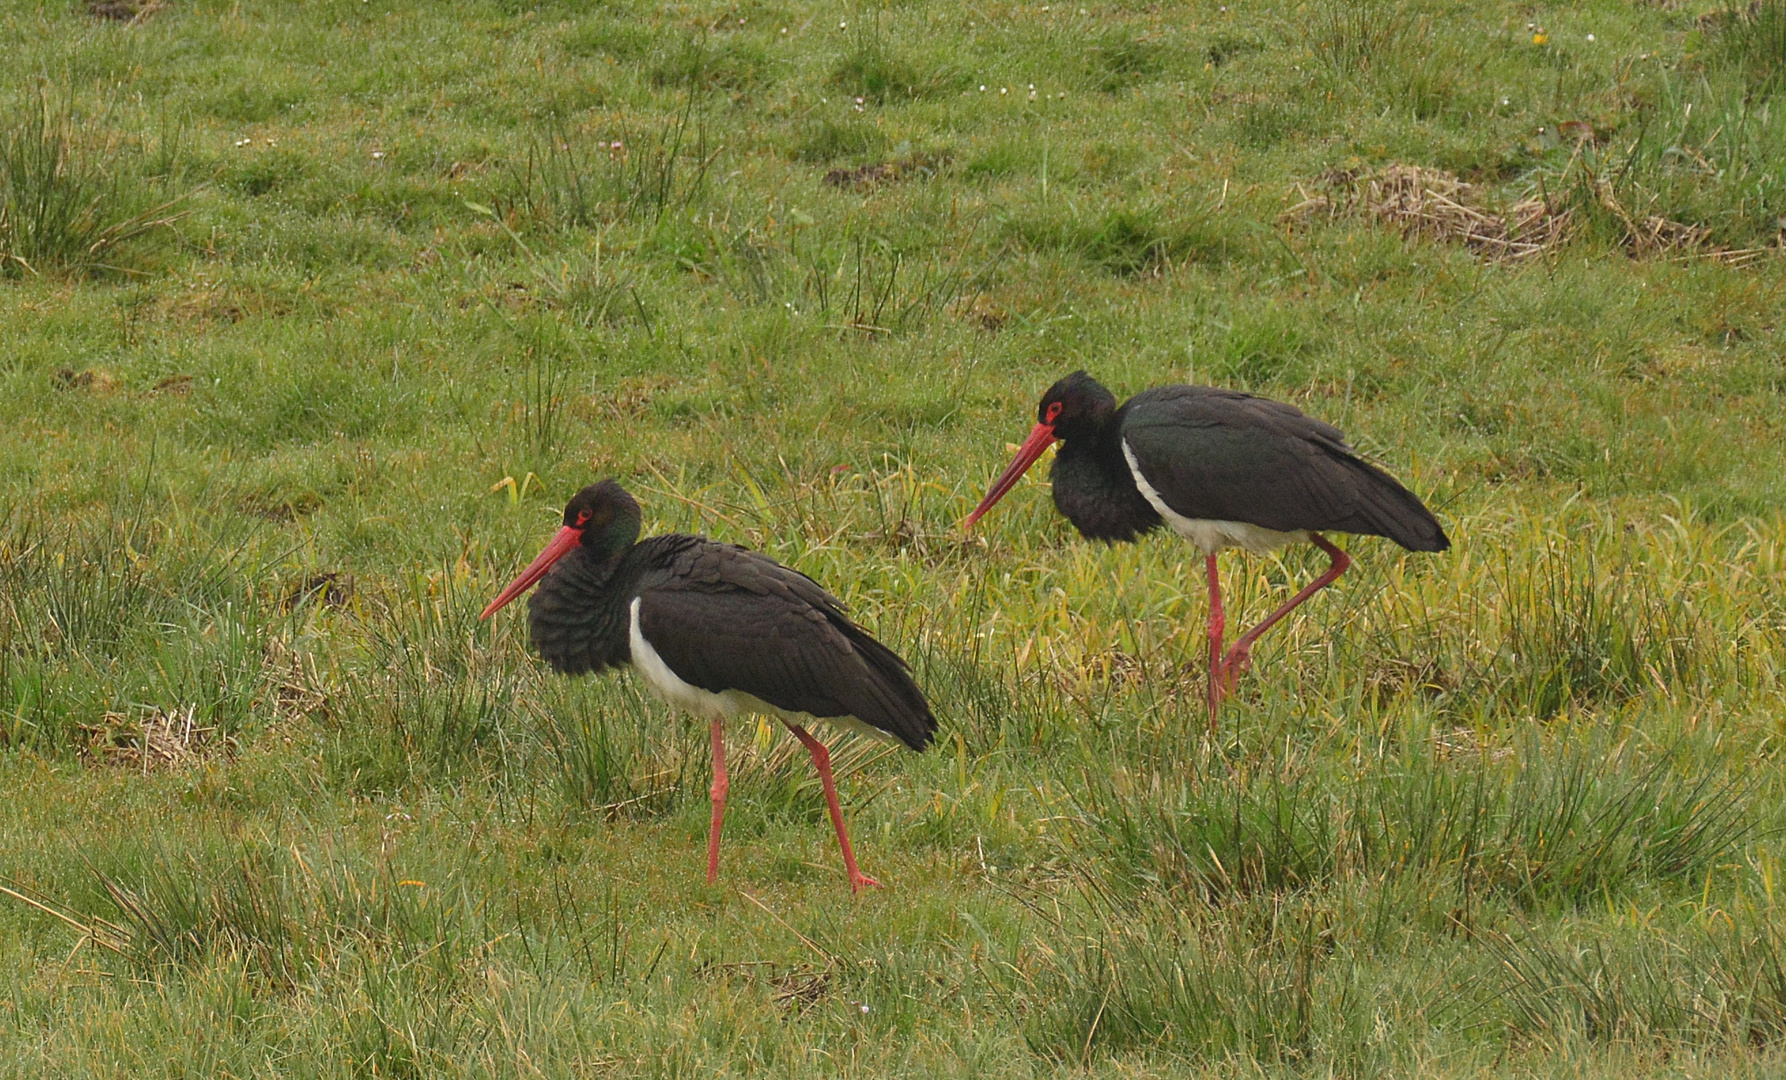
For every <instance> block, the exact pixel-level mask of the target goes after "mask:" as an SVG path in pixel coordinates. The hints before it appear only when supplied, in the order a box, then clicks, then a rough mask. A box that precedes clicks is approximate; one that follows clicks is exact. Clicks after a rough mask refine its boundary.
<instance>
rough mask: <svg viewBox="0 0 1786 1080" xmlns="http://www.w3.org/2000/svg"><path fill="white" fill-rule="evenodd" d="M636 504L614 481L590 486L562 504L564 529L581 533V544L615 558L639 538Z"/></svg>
mask: <svg viewBox="0 0 1786 1080" xmlns="http://www.w3.org/2000/svg"><path fill="white" fill-rule="evenodd" d="M643 516H644V514H643V513H642V512H641V511H640V509H639V502H638V500H637V499H634V498H633V497H632V496H631V495H630V494H628V493H627V490H626V489H625V488H623V487H621V486H620V485H619V483H617V482H615V481H613V480H603V481H600V482H599V483H594V484H590V485H589V486H588V487H586V488H584V489H583V490H582V491H579V492H577V493H576V494H575V495H574V496H572V497H571V501H570V502H568V503H565V504H564V527H565V528H567V529H577V530H579V531H580V532H581V533H582V545H583V546H584V547H586V548H593V549H595V550H596V551H598V552H600V553H602V554H604V555H618V554H620V553H621V552H624V551H625V550H626V549H627V548H630V547H632V546H633V544H635V543H637V542H638V539H639V522H640V520H641V519H642V518H643Z"/></svg>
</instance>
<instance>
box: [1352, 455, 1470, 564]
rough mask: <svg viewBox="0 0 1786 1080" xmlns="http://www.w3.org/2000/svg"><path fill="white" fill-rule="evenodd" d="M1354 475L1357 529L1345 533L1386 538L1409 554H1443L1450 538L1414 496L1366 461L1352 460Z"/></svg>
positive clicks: (1392, 478) (1431, 513)
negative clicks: (1357, 515) (1415, 552)
mask: <svg viewBox="0 0 1786 1080" xmlns="http://www.w3.org/2000/svg"><path fill="white" fill-rule="evenodd" d="M1349 464H1351V465H1352V466H1353V468H1354V469H1355V470H1356V471H1357V477H1358V484H1357V491H1356V496H1357V499H1356V501H1357V506H1358V511H1359V518H1360V521H1359V524H1358V527H1349V528H1347V530H1346V531H1348V532H1357V533H1366V534H1369V535H1373V536H1385V537H1388V538H1389V539H1391V540H1394V541H1395V542H1396V543H1398V544H1400V545H1401V546H1402V547H1405V548H1407V549H1408V550H1409V551H1444V550H1446V549H1447V548H1449V547H1450V546H1451V538H1450V537H1448V536H1446V535H1445V529H1444V527H1443V526H1441V525H1440V524H1439V519H1438V518H1436V517H1434V516H1433V512H1432V511H1431V510H1428V509H1427V508H1426V504H1425V503H1422V502H1421V501H1420V499H1419V498H1418V497H1416V496H1415V495H1414V493H1413V492H1411V491H1409V490H1408V489H1407V488H1405V487H1403V486H1402V485H1401V483H1400V482H1399V481H1398V480H1396V479H1395V477H1393V476H1390V475H1389V474H1388V473H1386V472H1384V471H1383V470H1382V469H1379V468H1377V467H1376V466H1375V465H1372V464H1370V463H1369V462H1367V461H1361V460H1359V459H1358V458H1351V459H1350V461H1349Z"/></svg>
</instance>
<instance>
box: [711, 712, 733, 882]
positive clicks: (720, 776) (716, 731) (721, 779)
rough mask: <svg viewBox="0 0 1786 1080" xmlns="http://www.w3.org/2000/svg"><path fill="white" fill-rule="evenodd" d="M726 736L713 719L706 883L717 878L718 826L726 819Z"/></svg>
mask: <svg viewBox="0 0 1786 1080" xmlns="http://www.w3.org/2000/svg"><path fill="white" fill-rule="evenodd" d="M728 786H729V785H728V784H727V783H726V736H725V727H724V725H722V724H721V723H720V722H719V721H718V720H715V721H713V787H712V788H710V789H708V792H707V794H708V796H709V797H710V798H712V800H713V824H712V825H711V826H710V827H709V828H708V830H707V884H709V885H712V884H713V883H715V882H717V881H718V880H719V827H720V824H721V823H722V822H724V821H725V819H726V789H727V788H728Z"/></svg>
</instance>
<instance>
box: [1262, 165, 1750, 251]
mask: <svg viewBox="0 0 1786 1080" xmlns="http://www.w3.org/2000/svg"><path fill="white" fill-rule="evenodd" d="M1574 171H1575V170H1573V169H1572V170H1571V172H1574ZM1576 178H1577V183H1576V185H1575V190H1574V191H1573V193H1572V197H1568V198H1559V197H1552V196H1551V195H1550V194H1548V193H1540V194H1539V195H1535V196H1532V197H1529V198H1525V199H1521V200H1519V201H1518V202H1516V203H1513V204H1512V205H1511V206H1508V207H1505V208H1504V209H1499V210H1497V209H1496V208H1494V207H1493V206H1492V205H1491V204H1489V203H1488V202H1487V200H1486V199H1485V197H1484V195H1483V192H1482V189H1481V188H1480V187H1479V186H1478V185H1475V184H1470V183H1468V182H1466V181H1463V180H1459V179H1458V178H1457V177H1456V176H1454V175H1453V174H1451V173H1448V172H1446V171H1445V170H1443V169H1428V168H1423V167H1421V166H1419V165H1390V166H1388V167H1387V168H1384V169H1380V170H1378V171H1376V172H1373V173H1363V172H1357V171H1354V170H1348V169H1335V170H1333V171H1331V172H1328V173H1326V174H1325V175H1323V176H1322V177H1321V178H1320V180H1319V181H1318V186H1319V187H1320V188H1321V189H1323V190H1320V191H1318V192H1317V193H1315V194H1309V193H1308V192H1307V191H1306V190H1304V189H1303V188H1301V186H1300V185H1299V186H1298V188H1297V190H1298V191H1300V192H1302V195H1303V199H1302V201H1301V202H1299V203H1297V204H1296V205H1295V206H1292V207H1291V208H1290V209H1289V210H1287V211H1285V212H1284V214H1283V217H1282V220H1284V221H1287V222H1306V221H1312V220H1316V219H1321V218H1325V219H1329V220H1331V219H1336V218H1340V217H1348V216H1361V217H1365V218H1369V219H1371V220H1373V221H1377V222H1381V223H1382V224H1385V225H1388V226H1390V227H1392V228H1394V229H1396V230H1398V231H1399V232H1401V233H1402V234H1403V235H1404V236H1408V237H1419V238H1422V239H1426V240H1434V241H1438V242H1440V243H1448V244H1463V245H1465V246H1466V247H1468V248H1469V249H1470V250H1471V251H1474V252H1475V253H1476V254H1478V255H1480V256H1481V257H1482V258H1484V259H1486V260H1488V261H1490V262H1518V261H1522V260H1525V259H1530V258H1533V257H1535V256H1538V255H1542V254H1543V253H1545V252H1547V251H1551V250H1553V249H1555V248H1556V247H1557V246H1558V245H1560V244H1563V243H1564V242H1566V241H1567V240H1569V239H1570V238H1571V237H1572V236H1574V235H1575V234H1576V232H1577V231H1578V229H1577V225H1578V214H1577V211H1578V210H1579V209H1581V208H1582V207H1583V206H1584V204H1585V205H1586V206H1587V207H1588V208H1589V210H1590V212H1591V213H1594V214H1599V215H1602V216H1604V217H1606V218H1608V219H1610V220H1611V221H1612V222H1613V223H1614V224H1615V225H1616V228H1617V231H1618V232H1619V234H1620V236H1619V241H1618V242H1619V244H1620V246H1621V247H1623V248H1624V249H1625V251H1626V252H1627V253H1628V254H1629V255H1630V256H1631V257H1632V258H1635V259H1646V258H1674V259H1701V258H1702V259H1713V260H1716V261H1718V262H1723V263H1728V264H1731V265H1739V266H1740V265H1747V264H1748V263H1751V262H1754V261H1755V260H1757V259H1759V258H1761V257H1762V256H1763V255H1764V254H1766V252H1767V251H1768V250H1770V249H1767V248H1741V249H1731V248H1723V247H1716V246H1713V245H1711V244H1710V243H1709V241H1710V239H1711V236H1712V230H1711V228H1710V227H1709V226H1705V225H1690V224H1687V223H1685V222H1680V221H1674V220H1672V219H1670V218H1666V217H1663V216H1661V215H1659V214H1645V213H1642V212H1641V211H1638V210H1633V209H1632V208H1630V207H1629V206H1627V205H1626V204H1625V202H1624V201H1623V200H1621V199H1620V198H1619V196H1618V193H1617V191H1616V190H1615V188H1614V186H1613V184H1612V182H1611V181H1609V180H1607V179H1605V178H1603V177H1599V176H1596V175H1594V174H1593V173H1592V171H1591V170H1589V169H1586V168H1585V167H1584V169H1583V170H1582V171H1581V172H1579V173H1576Z"/></svg>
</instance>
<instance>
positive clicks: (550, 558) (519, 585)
mask: <svg viewBox="0 0 1786 1080" xmlns="http://www.w3.org/2000/svg"><path fill="white" fill-rule="evenodd" d="M582 542H583V530H582V529H578V528H573V527H571V526H569V525H566V526H565V527H564V528H562V529H559V530H558V535H557V536H554V537H553V538H552V542H551V543H550V544H547V545H546V550H544V551H542V552H540V553H539V557H538V558H536V559H534V560H533V561H532V562H530V563H528V564H527V569H525V570H523V571H521V576H520V577H518V578H516V579H515V580H513V581H511V582H509V584H508V588H506V589H504V590H502V593H501V594H500V595H498V596H497V597H496V599H494V600H492V601H490V606H489V607H487V608H485V609H484V613H483V614H482V615H479V616H478V618H480V619H488V618H489V617H490V616H492V615H494V614H496V613H497V612H498V611H501V610H502V609H503V608H504V607H505V606H506V605H507V604H508V602H509V601H511V600H513V599H514V598H515V597H517V596H520V595H521V594H522V593H524V592H526V591H527V590H528V589H531V588H533V583H534V582H536V581H538V580H539V579H540V578H543V577H545V576H546V571H548V570H550V569H552V564H553V563H555V562H557V561H558V560H559V559H562V558H564V557H565V556H566V555H568V554H570V552H571V550H572V549H573V548H575V547H576V546H577V545H578V544H581V543H582Z"/></svg>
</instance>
